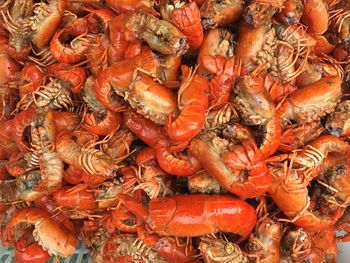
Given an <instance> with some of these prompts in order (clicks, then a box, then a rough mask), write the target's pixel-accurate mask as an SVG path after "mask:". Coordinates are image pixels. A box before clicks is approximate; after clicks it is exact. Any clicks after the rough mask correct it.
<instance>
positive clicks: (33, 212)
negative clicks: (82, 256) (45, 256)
mask: <svg viewBox="0 0 350 263" xmlns="http://www.w3.org/2000/svg"><path fill="white" fill-rule="evenodd" d="M22 223H25V224H32V225H34V227H35V229H34V231H33V236H34V239H35V240H36V241H37V242H38V243H39V245H41V246H42V247H43V248H44V249H45V250H47V251H48V253H49V254H50V255H55V256H58V257H62V258H64V257H69V256H71V255H72V254H73V253H74V251H75V248H76V246H77V244H78V239H77V237H76V236H75V235H74V234H73V233H72V232H70V231H69V230H68V229H66V228H65V227H64V226H62V225H61V224H59V223H57V222H56V221H55V220H54V219H53V218H52V217H51V215H50V214H49V213H47V212H46V211H44V210H41V209H39V208H34V207H33V208H32V207H31V208H24V209H21V210H19V211H16V212H15V214H14V215H13V217H12V218H11V220H10V222H9V223H8V224H7V226H6V229H5V231H6V233H7V234H8V235H9V236H10V237H15V236H14V232H15V227H16V226H17V225H20V224H22Z"/></svg>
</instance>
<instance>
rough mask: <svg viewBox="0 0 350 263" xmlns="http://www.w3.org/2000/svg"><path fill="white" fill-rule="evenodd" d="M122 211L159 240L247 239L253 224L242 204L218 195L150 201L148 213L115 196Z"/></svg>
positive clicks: (251, 211) (250, 212)
mask: <svg viewBox="0 0 350 263" xmlns="http://www.w3.org/2000/svg"><path fill="white" fill-rule="evenodd" d="M118 198H119V199H120V200H121V201H122V203H124V205H125V207H127V209H129V210H130V211H131V212H132V213H134V214H135V215H136V216H137V217H138V218H139V219H140V220H142V221H144V222H145V223H146V224H147V225H148V226H149V227H150V228H151V229H152V231H154V232H155V233H157V234H159V235H161V236H175V237H197V236H202V235H207V234H211V233H216V232H218V231H222V232H225V233H232V234H238V235H240V236H242V238H245V237H247V236H248V235H249V234H250V233H251V231H252V230H253V228H254V226H255V223H256V213H255V210H254V208H253V207H252V206H251V205H249V204H248V203H246V202H245V201H243V200H241V199H238V198H234V197H230V196H219V195H177V196H173V197H164V198H156V199H152V200H151V201H150V202H149V211H147V210H146V208H144V207H143V206H142V205H141V204H140V203H139V202H137V201H136V200H135V199H134V198H132V197H131V196H129V195H126V194H119V195H118Z"/></svg>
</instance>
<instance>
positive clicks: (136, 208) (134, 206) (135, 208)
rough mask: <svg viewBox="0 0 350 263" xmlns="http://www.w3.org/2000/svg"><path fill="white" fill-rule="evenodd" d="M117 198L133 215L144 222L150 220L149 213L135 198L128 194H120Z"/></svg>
mask: <svg viewBox="0 0 350 263" xmlns="http://www.w3.org/2000/svg"><path fill="white" fill-rule="evenodd" d="M117 198H118V199H119V200H120V201H121V202H122V203H123V204H124V206H125V207H126V208H127V209H128V210H129V211H130V212H131V213H133V214H135V215H136V216H137V217H138V218H139V219H141V220H142V221H146V220H147V218H148V216H149V215H148V211H147V210H146V208H144V207H143V206H142V205H141V204H140V203H139V202H138V201H137V200H136V199H135V198H134V197H131V196H130V195H127V194H118V196H117Z"/></svg>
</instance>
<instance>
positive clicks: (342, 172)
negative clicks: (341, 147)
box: [334, 165, 345, 176]
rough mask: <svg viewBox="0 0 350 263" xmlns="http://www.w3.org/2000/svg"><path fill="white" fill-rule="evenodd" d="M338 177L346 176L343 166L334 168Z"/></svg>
mask: <svg viewBox="0 0 350 263" xmlns="http://www.w3.org/2000/svg"><path fill="white" fill-rule="evenodd" d="M334 170H335V173H336V175H339V176H343V175H345V168H344V166H342V165H339V166H336V167H334Z"/></svg>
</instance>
